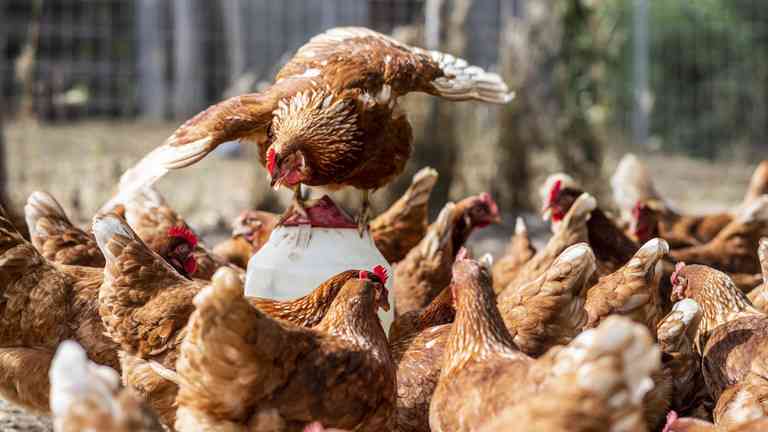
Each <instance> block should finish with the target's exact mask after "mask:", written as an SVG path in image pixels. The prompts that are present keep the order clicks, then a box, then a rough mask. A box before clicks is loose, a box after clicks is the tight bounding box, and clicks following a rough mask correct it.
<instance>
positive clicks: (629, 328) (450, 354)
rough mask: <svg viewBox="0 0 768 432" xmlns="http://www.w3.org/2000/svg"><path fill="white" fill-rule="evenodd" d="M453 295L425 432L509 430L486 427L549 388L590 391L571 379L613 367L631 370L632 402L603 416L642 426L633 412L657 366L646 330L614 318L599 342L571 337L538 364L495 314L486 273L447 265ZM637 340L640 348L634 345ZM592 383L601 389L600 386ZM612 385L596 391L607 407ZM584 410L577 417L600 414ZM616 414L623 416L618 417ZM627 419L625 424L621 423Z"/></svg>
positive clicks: (465, 264)
mask: <svg viewBox="0 0 768 432" xmlns="http://www.w3.org/2000/svg"><path fill="white" fill-rule="evenodd" d="M452 287H453V288H452V289H453V293H454V299H455V302H456V319H455V321H454V323H453V325H452V327H451V331H450V334H449V336H448V341H447V345H446V349H445V353H444V355H443V365H442V371H441V374H440V379H439V381H438V385H437V388H436V389H435V393H434V395H433V397H432V402H431V405H430V413H429V415H430V418H429V424H430V428H431V430H432V431H434V432H442V431H456V432H460V431H470V430H471V431H474V430H482V428H483V427H488V428H489V429H487V430H510V425H509V423H507V426H506V427H505V428H504V427H501V426H500V427H499V428H497V429H493V428H492V426H491V425H492V422H493V421H494V420H497V417H499V415H500V414H502V413H503V412H504V411H505V410H506V409H510V408H514V407H515V406H518V405H520V404H526V403H527V401H529V400H530V399H531V398H535V395H537V394H539V393H540V391H541V389H543V388H551V389H552V390H553V391H554V390H555V389H556V387H561V389H560V390H561V391H563V392H566V391H569V390H566V389H570V390H573V385H570V383H569V382H565V383H563V379H564V378H565V376H570V377H572V378H569V379H575V381H576V382H583V383H585V385H590V384H592V383H594V381H592V380H584V381H580V380H579V379H577V377H579V376H584V375H585V374H586V372H587V371H589V370H591V371H594V372H595V373H608V370H609V368H612V367H617V368H619V370H621V369H620V368H621V367H622V366H625V367H626V365H628V363H627V362H632V365H633V366H634V367H632V368H629V367H627V371H631V372H632V377H631V381H630V383H631V384H630V385H629V387H630V388H631V389H632V390H633V391H632V392H631V393H632V397H631V398H616V399H614V400H613V401H614V403H615V404H616V405H617V406H616V408H613V409H608V410H607V411H608V412H609V414H607V415H609V416H611V418H612V419H614V418H615V420H616V421H620V420H623V421H627V422H631V423H632V424H634V423H636V424H638V425H639V426H640V427H642V425H643V423H642V422H643V419H642V415H641V414H640V410H639V409H637V407H638V405H639V402H640V400H641V399H642V397H643V395H644V393H645V392H646V391H647V390H648V389H650V387H651V386H652V382H651V380H650V379H649V377H648V375H649V374H650V372H652V371H653V370H654V369H656V368H657V367H658V361H659V360H658V357H659V353H658V349H657V348H654V347H653V346H652V340H651V338H650V336H649V335H648V332H647V331H646V330H643V329H642V328H640V327H639V326H636V325H633V324H631V323H629V322H627V321H624V319H623V318H615V319H614V320H610V321H609V322H607V323H606V324H605V325H604V326H603V327H601V328H600V329H599V330H600V331H599V333H600V334H605V336H603V337H600V336H598V334H597V332H598V331H595V330H593V331H590V332H588V333H586V334H582V336H580V337H577V338H576V339H575V340H574V341H573V342H572V344H571V345H570V346H568V347H565V348H561V349H555V350H554V351H550V352H549V353H547V354H546V355H545V356H544V357H542V358H541V359H539V360H533V359H532V358H531V357H529V356H527V355H525V354H524V353H522V352H520V351H519V350H518V349H517V347H516V346H515V344H514V342H513V341H512V338H511V336H510V334H509V332H508V331H507V329H506V327H505V326H504V323H503V321H502V318H501V316H500V314H499V312H498V310H497V309H496V307H495V306H494V296H493V290H492V288H491V282H490V275H489V271H488V269H485V268H483V267H482V266H481V264H480V263H478V262H474V261H470V260H461V261H458V262H457V263H456V264H455V265H454V279H453V285H452ZM636 339H639V340H640V342H639V343H635V340H636ZM598 341H605V342H598ZM608 341H610V342H608ZM593 355H594V356H593ZM608 359H611V360H608ZM580 361H585V362H586V363H588V364H591V363H592V362H594V363H595V364H596V365H599V366H596V365H591V366H586V365H584V366H581V365H580V364H579V362H580ZM574 363H576V365H574ZM575 369H580V371H579V372H576V371H575ZM571 371H573V372H571ZM571 373H573V374H572V375H571ZM561 374H563V375H561ZM613 375H616V376H622V380H623V379H630V377H626V375H624V374H622V373H619V374H613ZM625 377H626V378H625ZM597 382H600V383H601V384H606V385H607V384H608V383H607V382H606V381H602V380H597ZM587 383H590V384H587ZM612 384H613V385H611V386H610V387H611V388H610V389H602V390H604V391H605V392H606V393H608V394H606V395H604V396H603V397H605V400H608V399H611V396H613V395H614V394H615V393H614V392H618V391H621V386H620V385H616V384H618V383H612ZM585 393H588V392H585ZM570 394H571V395H572V394H573V393H570ZM584 396H586V394H585V395H584ZM582 399H583V397H582V398H573V400H572V401H571V402H574V403H579V402H581V401H582ZM627 399H629V400H627ZM619 401H620V402H619ZM546 403H547V398H540V399H537V405H538V404H546ZM585 405H586V406H585V407H583V408H582V411H580V412H584V411H583V410H588V409H590V408H594V407H597V406H600V405H595V404H591V405H590V404H588V403H587V404H585ZM619 407H620V408H619ZM529 408H531V409H542V408H538V407H537V408H534V407H533V406H530V407H529ZM617 409H621V410H622V412H621V413H618V412H617ZM633 411H634V412H633ZM550 414H552V413H550ZM613 415H615V416H616V417H613ZM532 417H533V416H532ZM630 417H631V420H628V418H630ZM510 418H514V417H510ZM538 420H540V419H533V418H532V419H531V421H538ZM583 421H587V420H583ZM516 429H517V428H515V429H514V430H516ZM524 429H525V428H524ZM526 430H528V429H526ZM534 430H536V429H534ZM566 430H567V429H566ZM631 430H634V429H631ZM640 430H642V429H640Z"/></svg>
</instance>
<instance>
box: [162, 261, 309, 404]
mask: <svg viewBox="0 0 768 432" xmlns="http://www.w3.org/2000/svg"><path fill="white" fill-rule="evenodd" d="M194 303H195V308H196V309H195V312H194V313H193V314H192V316H191V317H190V320H189V323H188V324H187V335H186V336H185V338H184V342H183V343H182V345H181V350H180V355H179V359H178V361H177V363H176V370H177V372H178V376H179V383H180V384H181V385H180V388H179V395H178V398H177V401H178V402H179V406H180V412H181V408H182V407H183V408H185V410H186V409H190V408H191V411H195V408H196V407H200V406H205V404H211V403H213V404H215V406H217V407H218V412H219V414H221V415H222V416H223V417H224V418H242V417H243V416H244V415H245V414H246V410H248V409H249V407H248V406H247V404H244V403H243V400H242V399H241V398H240V397H239V396H237V395H243V394H248V395H249V397H252V398H253V399H251V400H258V398H259V397H260V396H261V395H263V394H269V393H271V392H273V391H274V390H275V389H276V388H277V387H278V386H280V385H282V384H283V379H284V375H283V374H282V370H281V368H283V367H290V366H291V362H290V361H286V362H285V363H283V362H281V361H280V360H279V359H283V357H282V356H283V354H284V351H286V350H288V349H290V348H288V347H290V346H291V345H293V351H294V352H295V351H296V350H297V349H300V345H301V343H300V341H299V340H298V339H296V338H294V341H295V342H297V343H296V344H295V345H294V344H293V342H289V341H288V339H289V336H287V335H286V332H285V330H283V329H282V327H281V326H280V325H279V324H278V323H277V322H276V321H274V320H272V319H271V318H269V317H267V316H266V315H264V313H262V312H261V311H260V310H258V309H257V308H255V307H253V306H252V305H251V304H250V303H249V302H248V301H247V300H246V299H245V298H244V297H243V284H242V281H241V280H240V278H239V276H238V275H237V274H236V273H234V272H233V271H232V270H230V269H220V270H219V271H217V272H216V274H215V275H214V277H213V281H212V283H211V285H209V286H207V287H205V288H204V289H203V290H201V291H200V292H199V293H198V294H197V295H196V296H195V299H194ZM280 347H283V348H284V349H280ZM221 353H227V355H222V354H221ZM285 359H288V360H290V356H288V357H285ZM265 365H266V366H265ZM228 395H232V396H234V397H232V396H228Z"/></svg>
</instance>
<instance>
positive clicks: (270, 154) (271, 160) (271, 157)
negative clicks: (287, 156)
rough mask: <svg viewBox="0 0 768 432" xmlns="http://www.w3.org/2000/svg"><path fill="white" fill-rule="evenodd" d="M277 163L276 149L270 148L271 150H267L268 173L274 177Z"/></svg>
mask: <svg viewBox="0 0 768 432" xmlns="http://www.w3.org/2000/svg"><path fill="white" fill-rule="evenodd" d="M276 162H277V153H275V149H274V147H270V148H269V150H267V171H269V174H270V175H272V173H273V172H274V171H275V163H276Z"/></svg>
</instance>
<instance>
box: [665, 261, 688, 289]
mask: <svg viewBox="0 0 768 432" xmlns="http://www.w3.org/2000/svg"><path fill="white" fill-rule="evenodd" d="M683 268H685V263H684V262H682V261H680V262H679V263H677V264H675V271H674V272H672V277H670V278H669V280H670V281H671V282H672V285H677V274H678V273H679V272H680V270H682V269H683Z"/></svg>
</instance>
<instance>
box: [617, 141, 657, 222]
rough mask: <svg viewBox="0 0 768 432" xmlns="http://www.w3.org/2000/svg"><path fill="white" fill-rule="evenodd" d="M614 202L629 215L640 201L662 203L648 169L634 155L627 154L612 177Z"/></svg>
mask: <svg viewBox="0 0 768 432" xmlns="http://www.w3.org/2000/svg"><path fill="white" fill-rule="evenodd" d="M611 189H613V200H614V201H615V202H616V205H618V206H619V208H620V209H621V211H622V212H624V213H626V214H629V213H630V212H631V211H632V208H634V206H635V204H637V202H638V201H647V200H654V201H662V198H661V195H659V192H658V191H657V189H656V186H655V185H654V184H653V179H652V176H651V174H650V172H649V171H648V168H647V167H646V166H645V164H644V163H642V162H641V161H640V159H639V158H638V157H637V156H635V155H633V154H631V153H630V154H626V155H625V156H624V157H623V158H621V161H619V165H618V166H617V167H616V171H615V172H614V174H613V176H612V177H611Z"/></svg>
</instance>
